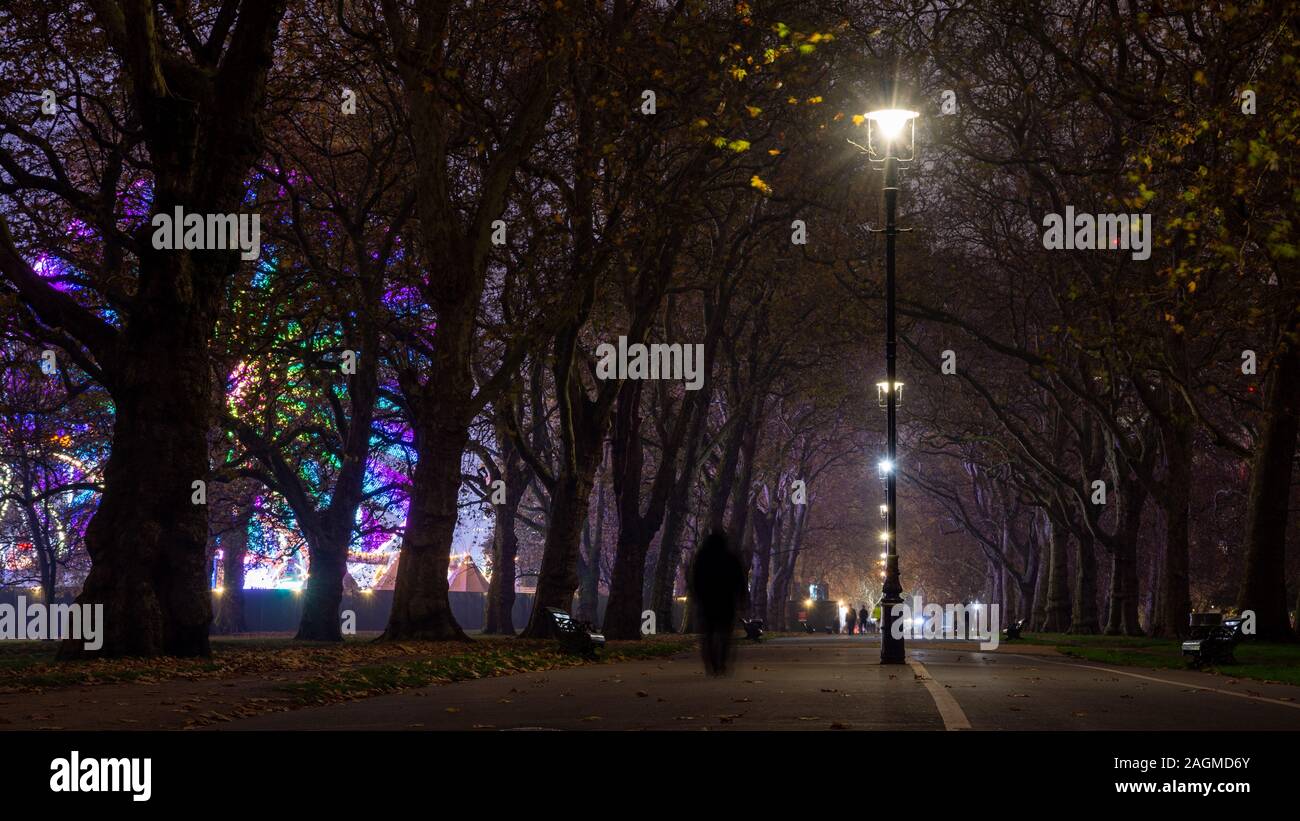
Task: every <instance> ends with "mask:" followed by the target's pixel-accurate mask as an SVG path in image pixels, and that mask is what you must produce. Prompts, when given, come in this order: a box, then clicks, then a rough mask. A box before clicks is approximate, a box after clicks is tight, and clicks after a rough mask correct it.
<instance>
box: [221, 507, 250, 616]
mask: <svg viewBox="0 0 1300 821" xmlns="http://www.w3.org/2000/svg"><path fill="white" fill-rule="evenodd" d="M252 518H253V505H252V504H251V500H250V502H249V503H247V504H240V506H239V508H238V513H237V515H236V516H235V521H234V523H233V525H232V526H231V528H230V530H228V531H227V532H226V534H225V535H224V536H223V537H222V539H221V576H222V579H221V587H222V590H221V597H220V606H219V607H218V608H217V619H216V622H215V624H213V627H212V629H213V632H216V633H227V634H228V633H246V632H248V623H247V622H246V621H245V619H244V557H245V556H247V555H248V523H249V521H250V520H251V519H252Z"/></svg>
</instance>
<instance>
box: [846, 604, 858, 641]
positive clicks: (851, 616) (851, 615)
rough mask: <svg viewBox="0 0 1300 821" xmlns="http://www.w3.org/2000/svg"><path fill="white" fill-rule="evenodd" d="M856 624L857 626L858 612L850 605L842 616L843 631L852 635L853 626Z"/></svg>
mask: <svg viewBox="0 0 1300 821" xmlns="http://www.w3.org/2000/svg"><path fill="white" fill-rule="evenodd" d="M857 626H858V613H857V611H856V610H854V609H853V608H852V607H850V608H849V612H848V613H847V614H846V615H845V616H844V627H845V632H846V633H848V634H849V635H850V636H851V635H853V628H854V627H857Z"/></svg>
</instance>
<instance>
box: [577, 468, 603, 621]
mask: <svg viewBox="0 0 1300 821" xmlns="http://www.w3.org/2000/svg"><path fill="white" fill-rule="evenodd" d="M596 481H597V482H598V483H599V484H598V486H597V488H596V515H595V517H594V518H595V520H596V524H595V526H594V527H593V526H592V524H591V519H592V518H593V517H591V516H588V517H587V522H586V524H585V525H584V526H583V528H582V542H583V546H584V547H585V548H586V554H585V556H584V555H583V554H579V555H578V576H579V578H578V608H577V609H578V613H577V616H578V619H579V620H580V621H585V622H588V623H590V624H596V623H597V622H599V621H600V565H601V561H602V559H603V555H604V550H605V515H604V510H605V482H604V481H603V480H602V479H600V478H599V477H598V478H597V480H596ZM593 531H594V534H593Z"/></svg>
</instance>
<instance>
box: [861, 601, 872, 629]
mask: <svg viewBox="0 0 1300 821" xmlns="http://www.w3.org/2000/svg"><path fill="white" fill-rule="evenodd" d="M870 620H871V614H870V613H868V612H867V606H866V605H865V604H864V605H862V609H861V610H859V611H858V632H859V633H861V634H862V635H864V636H865V635H866V634H867V622H868V621H870Z"/></svg>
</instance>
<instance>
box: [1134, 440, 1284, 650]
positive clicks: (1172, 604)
mask: <svg viewBox="0 0 1300 821" xmlns="http://www.w3.org/2000/svg"><path fill="white" fill-rule="evenodd" d="M1162 427H1163V436H1164V439H1165V458H1166V460H1167V468H1168V476H1167V478H1166V480H1165V487H1166V490H1165V499H1164V500H1163V501H1165V502H1166V504H1165V505H1164V508H1165V545H1164V555H1163V557H1162V558H1163V563H1162V565H1161V568H1160V586H1159V587H1158V588H1157V591H1156V613H1155V617H1156V621H1155V624H1154V625H1152V628H1151V635H1152V636H1163V637H1182V636H1185V635H1187V629H1188V619H1187V616H1188V614H1189V613H1190V612H1191V609H1192V596H1191V588H1190V581H1189V579H1188V551H1189V540H1190V538H1191V502H1192V452H1191V450H1192V429H1191V426H1190V423H1187V422H1178V421H1176V420H1175V421H1174V422H1170V423H1168V424H1164V425H1163V426H1162ZM1283 597H1284V598H1283V601H1282V612H1283V613H1285V612H1286V602H1285V592H1284V593H1283Z"/></svg>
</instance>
